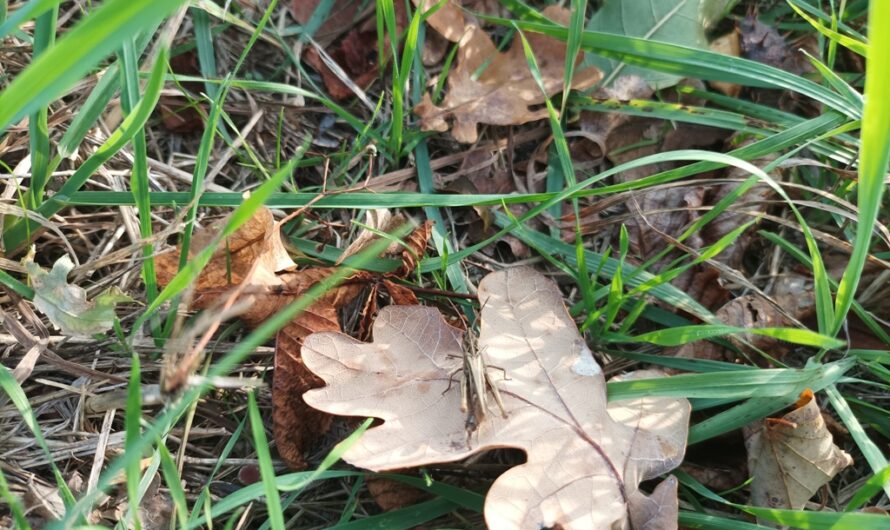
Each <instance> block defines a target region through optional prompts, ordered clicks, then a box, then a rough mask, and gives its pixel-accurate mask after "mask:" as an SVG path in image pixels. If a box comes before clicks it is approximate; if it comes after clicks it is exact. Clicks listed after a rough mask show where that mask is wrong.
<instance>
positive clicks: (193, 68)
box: [158, 51, 206, 134]
mask: <svg viewBox="0 0 890 530" xmlns="http://www.w3.org/2000/svg"><path fill="white" fill-rule="evenodd" d="M170 69H171V70H173V73H175V74H179V75H200V74H201V70H200V68H199V67H198V54H196V53H195V52H194V51H189V52H185V53H181V54H179V55H176V56H175V57H172V58H171V59H170ZM182 86H183V88H185V89H186V90H189V91H190V92H193V93H195V94H199V93H200V92H201V91H202V90H203V89H204V87H203V85H202V84H201V83H194V82H186V83H183V84H182ZM201 108H204V105H201ZM158 109H159V110H160V112H161V120H162V121H163V123H164V127H166V128H167V129H168V130H169V131H172V132H175V133H180V134H184V133H191V132H195V131H200V130H203V129H204V118H203V117H202V113H201V112H199V111H198V109H197V108H195V106H194V104H193V103H190V102H189V101H188V100H187V99H186V98H185V97H184V96H171V95H163V96H161V98H160V99H159V100H158ZM204 114H206V108H205V111H204Z"/></svg>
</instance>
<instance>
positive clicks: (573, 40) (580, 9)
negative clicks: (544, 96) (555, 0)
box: [559, 0, 587, 116]
mask: <svg viewBox="0 0 890 530" xmlns="http://www.w3.org/2000/svg"><path fill="white" fill-rule="evenodd" d="M571 12H572V14H571V18H570V20H569V35H568V37H569V38H568V39H567V40H566V66H565V72H564V73H563V79H562V105H561V106H560V107H559V115H560V116H565V113H566V103H567V102H568V99H569V98H568V95H569V92H570V91H571V89H572V78H573V77H574V76H575V60H576V59H577V58H578V52H580V51H581V33H582V32H583V31H584V16H585V15H586V14H587V0H572V9H571Z"/></svg>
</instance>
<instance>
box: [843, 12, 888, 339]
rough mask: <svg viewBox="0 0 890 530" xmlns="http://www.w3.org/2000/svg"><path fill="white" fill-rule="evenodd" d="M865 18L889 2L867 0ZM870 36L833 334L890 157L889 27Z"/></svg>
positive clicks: (861, 262) (882, 15)
mask: <svg viewBox="0 0 890 530" xmlns="http://www.w3.org/2000/svg"><path fill="white" fill-rule="evenodd" d="M868 19H869V22H870V23H871V24H872V29H874V28H875V27H876V25H877V24H881V23H883V21H886V20H890V2H884V1H872V2H870V3H869V14H868ZM870 37H871V38H870V42H869V48H870V49H869V54H870V60H869V61H868V63H867V65H866V69H865V101H866V102H865V109H864V112H863V116H862V133H861V137H862V148H861V150H860V153H859V190H858V200H857V202H858V207H859V222H858V223H856V240H855V242H854V244H853V252H852V253H851V254H850V261H849V263H848V264H847V268H846V270H845V271H844V275H843V277H842V278H841V282H840V285H839V286H838V290H837V299H836V300H835V311H834V313H835V315H834V320H833V322H832V325H831V331H832V332H833V333H835V334H836V333H838V332H839V331H840V330H841V328H842V327H843V325H844V322H845V319H846V317H847V313H848V312H849V310H850V306H852V305H853V298H854V297H855V296H856V288H857V287H858V286H859V280H860V279H861V278H862V269H863V267H864V266H865V260H866V258H867V256H868V253H869V248H870V244H871V238H872V231H873V230H874V227H875V222H876V220H877V218H878V212H879V209H880V205H881V195H882V194H883V192H884V187H885V185H884V178H885V175H886V173H887V162H888V159H890V150H888V149H887V144H888V142H890V31H881V30H878V31H872V32H871V35H870Z"/></svg>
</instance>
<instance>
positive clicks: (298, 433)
mask: <svg viewBox="0 0 890 530" xmlns="http://www.w3.org/2000/svg"><path fill="white" fill-rule="evenodd" d="M226 222H227V219H223V220H220V221H218V222H216V223H214V224H212V225H209V226H207V227H205V228H204V229H202V230H199V231H197V232H196V233H195V236H194V238H193V239H192V245H191V249H190V252H189V255H190V256H193V255H194V254H196V253H197V252H200V251H201V250H202V249H203V248H205V247H206V246H207V245H209V244H211V243H212V242H213V241H214V240H215V238H216V236H217V234H218V233H219V232H220V230H221V228H222V227H223V226H224V224H225V223H226ZM430 226H431V225H430V224H428V223H425V224H424V225H422V226H420V227H418V228H417V229H416V230H415V231H414V232H412V233H411V234H409V236H408V237H407V238H406V242H407V244H408V247H409V248H410V249H411V252H408V251H406V250H404V248H403V247H401V246H398V247H397V250H396V251H397V252H399V253H401V254H402V255H403V263H402V267H401V268H400V269H399V270H400V272H399V274H404V275H407V274H410V272H411V271H413V270H414V267H415V266H416V264H417V259H418V258H419V257H421V256H423V254H424V251H425V249H426V244H427V241H428V239H429V235H430ZM178 268H179V252H172V253H168V254H164V255H161V256H159V257H158V259H157V269H158V282H159V283H160V284H161V285H166V284H167V283H169V282H170V280H171V279H172V278H173V276H174V275H175V274H176V272H177V271H178ZM293 268H294V264H293V262H292V261H291V260H290V257H289V256H288V255H287V251H286V250H285V249H284V245H283V243H282V242H281V238H280V234H279V232H278V231H277V230H276V229H275V223H274V219H273V218H272V214H271V212H270V211H269V210H267V209H261V210H258V211H257V213H256V214H255V215H254V216H253V217H252V218H251V219H249V220H248V221H247V222H246V223H245V224H244V225H242V226H241V228H239V229H238V230H237V231H236V232H235V233H234V234H232V236H230V237H229V238H228V239H227V240H226V241H225V242H224V243H223V244H220V245H219V246H218V247H217V250H216V252H214V254H213V257H212V259H211V261H210V263H209V264H208V266H207V267H206V268H205V269H204V270H203V271H202V272H201V274H200V275H199V276H198V279H197V281H196V282H195V292H194V297H193V299H192V304H191V308H192V309H205V308H209V307H212V306H213V305H214V304H217V303H218V302H219V301H220V300H222V299H225V297H226V296H227V295H228V293H229V292H230V290H231V289H232V288H234V287H237V286H242V287H243V291H242V294H241V296H242V297H250V298H251V299H252V300H253V302H252V304H251V305H250V306H249V309H248V310H247V311H246V312H244V313H242V314H241V315H240V317H239V318H241V319H242V320H244V321H245V322H246V323H247V324H248V325H249V326H251V327H256V326H258V325H260V324H262V323H263V322H264V321H265V320H266V319H267V318H269V317H271V316H272V315H275V314H277V313H278V312H280V311H281V310H282V309H284V308H285V307H286V306H287V305H289V304H290V303H292V302H294V301H295V300H297V299H298V298H300V297H301V296H303V295H304V294H305V293H306V291H308V290H309V289H310V288H312V287H313V286H314V285H316V284H317V283H319V282H321V281H323V280H324V279H326V278H327V277H328V276H330V275H331V274H332V273H333V272H334V271H335V270H336V269H335V268H333V267H312V268H306V269H302V270H292V269H293ZM393 276H394V277H398V275H393ZM376 278H377V275H374V274H372V273H367V272H358V273H355V274H354V275H353V276H352V278H350V279H349V280H348V281H346V282H345V283H343V284H342V285H340V286H339V287H337V288H335V289H331V290H329V291H327V292H325V293H324V294H323V295H321V297H320V298H318V299H317V300H316V301H315V302H314V303H313V304H312V305H311V306H310V307H309V308H307V309H306V310H305V311H304V312H303V313H301V314H300V315H299V316H298V317H297V318H296V319H294V320H293V321H292V322H290V323H289V324H288V325H287V326H285V327H284V328H282V329H281V330H280V331H279V332H278V335H277V337H276V347H275V376H274V378H273V382H272V419H273V424H274V435H275V440H276V444H277V446H278V450H279V453H280V455H281V457H282V459H283V460H284V461H285V462H286V463H287V464H288V465H289V466H290V467H292V468H294V469H303V468H305V466H306V463H305V461H304V460H303V453H304V451H305V450H306V449H307V447H308V445H309V444H310V443H312V441H314V440H315V439H317V438H318V437H319V436H320V435H322V434H324V433H325V432H326V431H327V430H328V428H329V426H330V423H331V417H330V416H329V415H327V414H324V413H322V412H319V411H317V410H315V409H312V408H309V407H307V406H306V404H305V403H304V402H303V399H302V395H303V393H304V392H306V391H308V390H310V389H313V388H317V387H318V386H320V384H321V380H320V379H318V378H317V377H316V376H315V375H313V374H312V373H311V372H309V371H307V370H306V368H305V366H304V365H303V361H302V358H301V356H300V348H301V347H302V341H303V339H304V338H305V337H306V336H308V335H309V334H310V333H313V332H317V331H340V329H341V327H340V320H339V317H338V314H337V313H338V310H339V309H340V308H342V307H343V306H345V305H346V304H349V303H350V302H352V301H353V300H355V298H356V297H357V296H358V295H359V294H361V292H362V290H363V289H364V288H365V286H366V285H367V284H368V283H369V282H372V281H374V280H375V279H376ZM242 284H244V285H242ZM392 285H393V287H392V291H391V292H395V293H397V294H396V296H400V297H401V299H402V300H404V301H410V300H411V299H410V297H409V296H410V295H413V292H411V294H410V295H408V294H406V293H405V292H404V289H405V288H400V287H399V286H397V285H396V284H392ZM409 292H410V290H409ZM413 300H414V301H415V302H416V298H414V299H413Z"/></svg>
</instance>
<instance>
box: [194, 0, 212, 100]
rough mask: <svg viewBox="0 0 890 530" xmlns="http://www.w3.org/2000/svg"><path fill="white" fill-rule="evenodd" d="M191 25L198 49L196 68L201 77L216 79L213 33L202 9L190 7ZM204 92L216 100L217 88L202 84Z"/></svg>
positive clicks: (210, 84) (208, 19)
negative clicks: (198, 69)
mask: <svg viewBox="0 0 890 530" xmlns="http://www.w3.org/2000/svg"><path fill="white" fill-rule="evenodd" d="M189 13H191V15H192V24H193V25H194V27H195V46H196V47H197V48H198V67H199V68H200V70H201V75H202V76H204V77H206V78H208V79H212V78H214V77H216V53H215V52H214V46H213V33H212V32H211V31H210V15H208V14H207V12H206V11H204V10H203V9H199V8H196V7H192V8H190V9H189ZM204 90H205V91H206V92H207V96H208V97H209V98H210V99H216V94H217V92H218V91H219V87H218V86H217V85H215V84H214V83H204Z"/></svg>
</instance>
